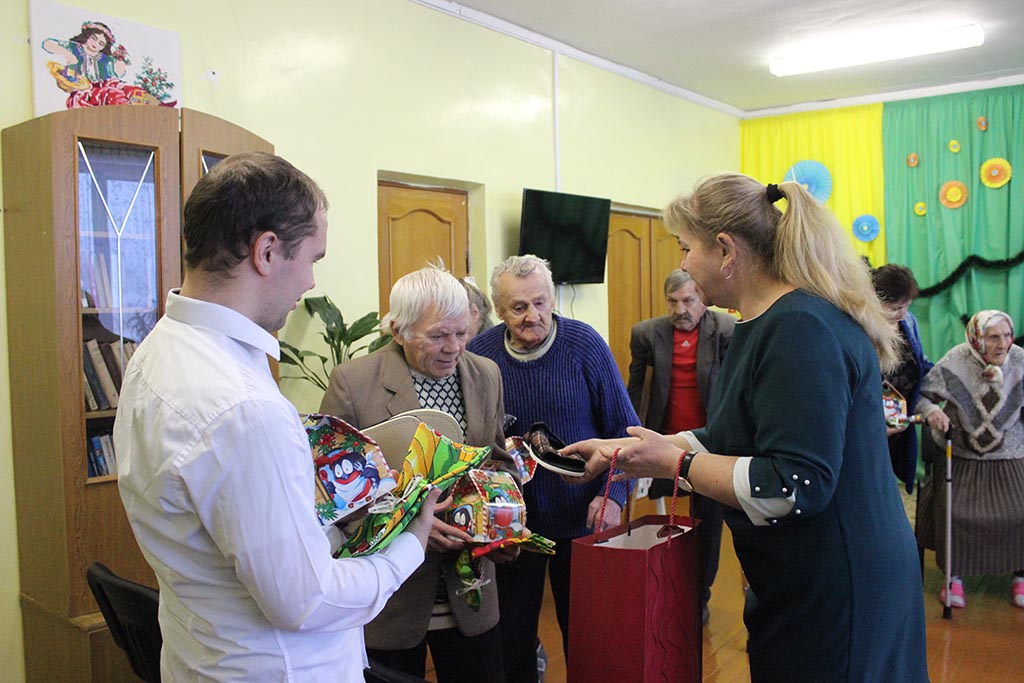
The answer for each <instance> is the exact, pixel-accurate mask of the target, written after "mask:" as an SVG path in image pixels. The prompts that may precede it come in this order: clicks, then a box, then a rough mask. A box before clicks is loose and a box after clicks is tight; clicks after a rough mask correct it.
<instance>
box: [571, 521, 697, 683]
mask: <svg viewBox="0 0 1024 683" xmlns="http://www.w3.org/2000/svg"><path fill="white" fill-rule="evenodd" d="M674 502H675V501H673V510H674V509H675V505H674ZM626 516H627V518H628V517H629V513H628V510H627V513H626ZM696 525H697V522H696V520H694V519H691V518H690V517H680V516H675V515H647V516H645V517H640V518H638V519H634V520H632V521H629V522H627V523H626V524H622V525H619V526H617V527H612V528H611V529H607V530H605V531H602V532H600V533H596V534H592V535H590V536H584V537H582V538H577V539H576V540H574V541H573V549H572V568H571V584H570V603H569V664H568V667H567V669H568V681H569V683H602V682H603V681H607V682H608V683H613V682H614V683H620V682H621V681H630V683H655V682H658V683H660V682H662V681H663V682H665V683H669V682H671V683H679V682H681V681H700V680H701V675H702V674H701V642H702V641H701V621H700V604H701V599H700V581H699V578H700V565H699V564H698V561H697V534H696Z"/></svg>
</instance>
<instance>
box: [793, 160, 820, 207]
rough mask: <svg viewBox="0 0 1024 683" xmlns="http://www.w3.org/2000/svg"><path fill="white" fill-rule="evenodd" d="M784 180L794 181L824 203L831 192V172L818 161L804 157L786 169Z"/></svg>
mask: <svg viewBox="0 0 1024 683" xmlns="http://www.w3.org/2000/svg"><path fill="white" fill-rule="evenodd" d="M783 180H784V181H786V182H789V181H791V180H793V181H796V182H798V183H800V184H801V185H803V186H804V189H806V190H807V191H808V192H810V193H811V196H812V197H814V198H815V199H817V200H818V201H819V202H821V203H822V204H824V203H825V202H826V201H827V200H828V198H829V196H830V195H831V194H832V174H831V173H829V172H828V169H827V168H826V167H825V164H823V163H821V162H820V161H812V160H810V159H805V160H804V161H798V162H796V163H795V164H793V165H792V166H790V167H789V170H788V171H786V176H785V177H784V178H783Z"/></svg>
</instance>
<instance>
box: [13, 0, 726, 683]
mask: <svg viewBox="0 0 1024 683" xmlns="http://www.w3.org/2000/svg"><path fill="white" fill-rule="evenodd" d="M63 4H66V5H73V6H81V7H88V8H89V10H87V11H85V13H84V14H85V16H87V15H88V11H97V12H102V13H104V14H109V15H111V16H116V17H121V18H123V19H126V20H130V21H136V22H139V23H143V24H148V25H151V26H157V27H160V28H164V29H167V30H171V31H176V32H178V34H179V35H180V37H181V47H182V60H183V77H182V85H183V97H182V102H181V104H182V105H183V106H186V107H189V108H192V109H198V110H201V111H205V112H207V113H210V114H213V115H216V116H219V117H222V118H224V119H227V120H230V121H232V122H234V123H237V124H239V125H241V126H243V127H246V128H248V129H249V130H251V131H253V132H254V133H256V134H258V135H260V136H262V137H265V138H267V139H268V140H270V141H272V142H273V143H274V144H275V145H276V147H277V151H278V153H280V154H281V155H282V156H285V157H286V158H288V159H289V160H291V161H292V162H294V163H295V164H296V165H297V166H299V167H300V168H302V169H303V170H305V171H307V172H308V173H309V174H310V175H312V176H313V177H314V178H316V179H317V180H318V181H319V182H320V183H321V185H322V186H323V188H324V190H325V191H326V193H327V195H328V198H329V199H330V201H331V212H330V224H331V229H330V233H329V235H330V237H329V243H328V256H327V259H326V260H325V261H324V262H323V264H322V265H321V266H320V267H319V270H318V272H317V278H318V283H317V284H318V287H317V290H318V292H322V293H327V294H329V295H330V296H331V297H332V298H333V299H334V300H335V301H336V302H337V303H338V304H339V306H340V307H341V308H342V310H343V311H344V312H347V313H348V314H349V315H350V316H355V315H361V314H362V313H364V312H366V311H369V310H374V309H376V307H377V274H376V267H375V264H376V258H377V237H376V235H377V233H376V213H377V208H376V182H377V179H378V176H379V175H386V176H393V175H394V174H411V175H413V176H417V177H421V178H424V179H439V180H443V181H450V182H451V183H453V184H458V185H460V186H463V187H471V188H473V189H472V191H471V204H472V207H471V220H473V221H474V225H473V226H472V228H471V240H472V244H471V252H472V255H473V266H472V269H473V273H474V274H475V275H476V277H477V279H478V280H480V281H481V282H486V281H487V278H488V274H489V272H490V269H491V268H492V267H493V266H494V265H495V264H496V263H497V262H498V261H500V260H501V259H502V258H504V257H505V256H506V255H508V254H509V253H511V252H512V251H513V250H514V249H515V248H516V247H517V243H516V235H517V229H518V220H519V206H520V202H521V190H522V188H523V187H536V188H541V189H554V187H555V165H554V149H555V148H554V130H553V109H554V106H555V105H554V99H553V64H554V61H555V60H556V59H557V61H558V69H559V98H558V107H559V116H560V130H559V132H560V149H561V186H560V189H562V190H563V191H566V192H578V193H585V194H594V195H600V196H607V197H611V198H612V199H613V200H614V201H616V202H622V203H626V204H632V205H640V206H650V207H655V208H660V207H661V206H662V205H664V204H665V203H667V201H668V200H669V199H671V198H672V196H673V195H674V194H675V193H677V192H679V191H681V190H683V189H687V188H689V187H690V186H692V184H693V181H694V180H695V179H696V178H698V177H700V176H702V175H704V174H707V173H711V172H714V171H718V170H725V169H732V170H735V169H737V168H738V167H739V123H738V121H737V120H736V119H734V118H733V117H731V116H729V115H726V114H722V113H719V112H716V111H712V110H709V109H707V108H705V107H702V106H699V105H696V104H692V103H690V102H687V101H684V100H681V99H678V98H675V97H672V96H669V95H666V94H664V93H661V92H658V91H655V90H653V89H651V88H648V87H646V86H642V85H639V84H636V83H634V82H632V81H629V80H626V79H623V78H621V77H619V76H615V75H612V74H609V73H607V72H605V71H602V70H599V69H595V68H593V67H591V66H588V65H585V64H582V63H580V62H578V61H575V60H572V59H569V58H566V57H562V56H558V57H556V56H555V55H553V54H552V53H551V52H550V51H548V50H544V49H541V48H538V47H536V46H533V45H528V44H526V43H523V42H520V41H518V40H515V39H512V38H509V37H506V36H503V35H500V34H497V33H495V32H492V31H489V30H487V29H484V28H481V27H477V26H473V25H471V24H468V23H465V22H462V21H459V20H456V19H452V18H450V17H448V16H446V15H444V14H442V13H439V12H436V11H434V10H430V9H427V8H424V7H421V6H419V5H416V4H413V3H411V2H408V1H407V0H374V2H356V1H352V0H343V1H335V0H318V1H312V0H310V1H304V2H301V3H295V2H292V3H281V2H276V1H273V0H251V1H250V2H224V1H222V0H203V1H202V2H200V1H199V0H181V1H179V2H174V3H167V2H155V1H152V0H150V1H142V2H140V1H139V0H89V1H87V2H86V1H82V0H63ZM0 31H2V34H0V36H2V40H0V63H2V64H3V65H4V77H3V86H4V87H3V91H4V97H3V98H0V128H3V127H7V126H10V125H13V124H15V123H19V122H21V121H24V120H26V119H28V118H31V116H32V104H31V85H30V83H29V82H28V74H29V49H30V48H29V45H28V35H29V34H28V0H17V1H9V2H4V3H2V5H0ZM128 47H129V48H130V49H131V48H133V47H134V46H131V45H129V46H128ZM209 70H215V71H216V72H217V78H216V81H213V80H211V79H209V78H208V77H207V75H206V74H207V72H208V71H209ZM0 248H2V245H0ZM0 268H2V259H0ZM0 288H3V279H2V278H0ZM570 296H571V294H570V293H567V294H566V298H565V301H566V306H568V302H569V298H570ZM4 301H5V295H4V296H0V306H3V305H4V304H3V302H4ZM572 313H573V315H574V316H575V317H577V318H581V319H583V320H586V321H588V322H590V323H591V324H593V325H594V326H595V327H596V328H597V329H598V330H599V331H601V332H602V333H606V332H607V290H606V288H605V287H604V286H603V285H586V286H582V287H579V288H578V292H577V296H576V300H575V303H574V306H573V311H572ZM307 327H308V326H307V325H306V324H305V321H304V320H303V319H302V316H301V315H297V316H294V318H293V320H291V321H290V322H289V325H288V326H287V327H286V328H285V329H284V330H283V331H282V337H283V338H285V339H287V340H289V341H291V342H293V343H297V344H298V345H300V346H310V345H313V344H314V340H313V337H312V335H311V334H310V333H309V331H308V329H307ZM0 339H4V340H6V313H5V311H0ZM7 363H8V360H7V351H6V345H5V344H0V388H2V389H3V391H0V444H2V449H0V450H2V452H0V661H3V662H5V669H4V673H3V677H4V680H9V681H21V680H22V679H23V674H22V672H21V661H22V650H21V625H20V616H19V608H18V602H17V594H18V591H17V586H18V580H17V579H18V572H17V564H16V553H17V544H16V539H15V525H14V492H13V489H12V486H11V479H12V459H11V447H10V418H9V412H10V411H9V407H10V403H9V394H8V393H7V389H8V381H7ZM284 390H285V392H286V393H287V394H288V396H289V397H290V398H291V399H292V400H293V401H295V403H296V405H297V406H298V407H299V408H300V409H306V410H308V409H311V408H315V407H316V406H317V405H318V403H319V395H318V394H316V393H315V392H314V391H312V390H311V389H310V388H307V387H306V386H305V384H302V385H299V384H297V383H295V382H286V383H285V384H284ZM98 559H101V558H98Z"/></svg>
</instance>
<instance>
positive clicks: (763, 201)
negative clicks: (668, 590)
mask: <svg viewBox="0 0 1024 683" xmlns="http://www.w3.org/2000/svg"><path fill="white" fill-rule="evenodd" d="M783 198H785V199H787V200H788V205H787V208H786V211H785V213H782V212H780V211H779V210H778V208H776V206H775V203H776V202H777V201H779V200H780V199H783ZM665 219H666V224H667V226H668V227H669V229H670V230H671V231H672V232H673V233H674V234H675V235H677V236H678V238H679V244H680V247H681V248H682V250H683V261H682V264H681V266H680V267H681V268H682V269H683V270H686V271H687V272H689V273H690V274H691V275H692V276H693V279H694V280H695V281H696V282H697V285H698V290H699V291H700V293H701V296H702V298H703V299H704V301H705V303H707V304H716V305H719V306H723V307H727V308H735V309H738V310H739V311H740V313H741V314H742V317H743V321H744V322H741V323H738V324H737V325H736V330H735V332H734V334H733V338H732V342H731V343H730V346H729V350H728V352H727V354H726V356H725V359H724V361H723V364H722V369H721V372H720V374H719V378H718V382H717V383H716V385H715V387H714V390H713V392H712V395H711V399H710V405H709V408H708V422H707V426H706V427H703V428H700V429H695V430H693V431H692V432H683V433H681V434H677V435H672V436H667V437H665V436H661V435H658V434H656V433H655V432H651V431H648V430H645V429H642V428H635V427H634V428H631V429H629V430H628V431H629V433H630V434H631V435H632V437H631V438H627V439H616V440H610V441H597V440H590V441H584V442H580V443H577V444H573V445H571V446H569V447H568V448H567V449H566V450H567V451H568V452H573V453H577V454H579V455H581V456H583V457H584V458H586V459H587V460H588V463H587V469H588V474H592V475H595V476H596V475H597V473H598V472H600V471H603V470H605V469H607V468H608V466H609V464H610V460H611V458H612V456H613V455H615V456H616V467H617V468H619V469H621V470H622V471H623V473H624V474H622V475H620V477H640V476H654V477H669V478H671V477H675V476H677V472H678V483H679V484H680V486H683V487H687V486H689V487H692V489H693V490H694V491H696V492H698V493H700V494H701V495H704V496H708V497H710V498H714V499H715V500H718V501H720V502H722V503H724V504H725V506H726V510H725V521H726V523H727V524H728V525H729V527H730V529H731V531H732V535H733V539H734V543H735V548H736V553H737V556H738V557H739V560H740V564H741V566H742V568H743V571H744V573H745V575H746V577H747V579H748V580H749V582H750V591H749V592H748V601H749V604H748V606H747V610H746V613H745V615H744V620H745V622H746V625H747V629H748V631H749V634H750V638H749V642H748V653H749V657H750V671H751V678H752V680H753V681H754V682H755V683H759V682H762V681H765V682H767V681H771V682H775V681H787V682H802V681H807V682H810V681H830V682H831V681H847V682H852V681H856V682H862V683H867V682H869V681H870V682H873V683H874V682H878V681H893V682H895V681H899V682H900V683H907V682H918V681H921V682H923V681H927V680H928V672H927V664H926V660H925V632H924V604H923V596H922V587H921V578H920V573H919V570H918V560H917V550H916V545H915V543H914V538H913V534H912V532H911V529H910V524H909V522H908V521H907V517H906V514H905V513H904V511H903V507H902V503H901V501H900V497H899V493H898V491H897V490H896V487H895V486H893V485H892V468H891V466H890V464H889V452H888V448H887V445H886V434H885V426H884V419H883V415H882V399H881V397H882V385H881V372H880V366H881V368H882V369H886V370H888V369H890V368H891V367H892V366H893V365H894V363H895V362H896V360H897V357H898V356H897V350H898V341H897V336H896V333H895V330H894V328H893V326H892V325H891V324H889V323H888V322H887V320H886V318H885V315H884V312H883V310H882V307H881V304H880V303H879V301H878V298H877V297H876V296H875V293H874V291H873V289H872V286H871V281H870V278H869V275H868V271H867V267H866V265H865V264H864V263H863V262H862V261H861V260H860V259H859V258H858V257H857V256H856V254H855V253H854V251H853V248H852V246H851V245H850V243H849V238H848V237H847V236H846V235H845V233H844V232H843V230H842V229H841V227H840V226H839V224H838V222H837V221H836V220H835V218H834V217H833V216H832V214H831V213H829V212H828V211H827V210H825V209H824V208H823V207H822V206H821V205H819V204H818V203H817V201H816V200H814V199H813V198H812V197H811V196H810V195H809V194H808V193H807V191H806V190H805V189H804V188H803V187H802V186H800V185H799V184H798V183H794V182H789V183H783V184H781V185H778V186H776V185H769V186H767V187H765V186H764V185H761V184H760V183H758V182H757V181H755V180H754V179H752V178H749V177H747V176H743V175H739V174H723V175H718V176H713V177H711V178H708V179H706V180H704V181H702V182H701V183H699V184H698V186H697V187H696V189H695V190H694V192H693V193H692V194H689V195H684V196H681V197H679V198H678V199H676V200H675V201H674V202H672V204H671V205H670V206H669V207H668V209H666V212H665ZM616 451H617V453H616Z"/></svg>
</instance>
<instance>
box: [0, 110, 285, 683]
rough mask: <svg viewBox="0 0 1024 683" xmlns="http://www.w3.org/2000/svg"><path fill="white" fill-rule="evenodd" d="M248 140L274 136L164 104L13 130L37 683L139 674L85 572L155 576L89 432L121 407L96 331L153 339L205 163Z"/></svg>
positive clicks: (25, 553) (17, 334)
mask: <svg viewBox="0 0 1024 683" xmlns="http://www.w3.org/2000/svg"><path fill="white" fill-rule="evenodd" d="M210 131H213V132H212V133H211V132H210ZM226 131H229V132H230V134H227V133H226ZM243 150H262V151H273V147H272V146H271V145H270V144H269V143H268V142H266V141H265V140H263V139H261V138H258V137H257V136H255V135H252V134H250V133H248V132H246V131H244V130H242V129H240V128H238V127H237V126H234V125H233V124H230V123H227V122H225V121H221V120H220V119H215V118H214V117H211V116H208V115H205V114H201V113H199V112H190V111H188V110H178V109H170V108H163V107H143V106H137V107H132V106H112V107H98V108H93V109H78V110H70V111H64V112H57V113H54V114H49V115H46V116H42V117H39V118H36V119H32V120H30V121H26V122H25V123H22V124H19V125H16V126H13V127H10V128H7V129H5V130H4V131H3V183H4V232H5V235H4V245H5V259H6V279H7V320H8V348H9V355H10V386H11V422H12V432H13V446H14V476H15V498H16V510H17V518H18V519H17V528H18V548H19V552H18V554H19V569H20V580H21V605H22V623H23V629H24V642H25V659H26V662H25V670H26V678H27V680H28V681H30V682H31V681H44V680H45V681H57V680H59V681H122V680H123V681H134V680H137V679H135V677H134V676H133V675H132V673H131V671H130V670H129V668H128V665H127V660H126V658H125V657H124V655H123V654H122V653H120V652H119V651H118V650H117V649H116V647H115V646H114V644H113V640H112V639H111V638H110V636H109V632H108V631H107V630H106V627H105V624H104V622H103V618H102V616H101V615H100V614H99V612H98V608H97V606H96V603H95V601H94V600H93V597H92V594H91V593H90V591H89V587H88V585H87V583H86V580H85V570H86V568H87V567H88V566H89V565H90V564H91V563H92V562H96V561H99V562H103V563H104V564H106V565H107V566H109V567H110V568H111V569H112V570H113V571H114V572H115V573H116V574H118V575H120V576H122V577H125V578H127V579H130V580H132V581H137V582H140V583H144V584H147V585H150V586H156V585H157V584H156V579H155V577H154V575H153V573H152V571H151V569H150V568H149V565H148V564H147V563H146V561H145V559H144V558H143V556H142V553H141V551H140V550H139V548H138V545H137V543H136V541H135V537H134V535H133V534H132V531H131V528H130V526H129V524H128V520H127V518H126V516H125V514H124V509H123V507H122V505H121V499H120V496H119V494H118V490H117V477H116V476H115V475H108V476H89V475H90V472H89V469H88V458H87V452H88V449H87V439H88V437H89V436H92V435H95V434H103V433H109V432H110V431H111V430H112V426H113V421H114V415H115V411H114V410H112V409H109V410H102V411H101V410H87V405H86V401H85V382H86V379H85V375H84V367H83V333H84V334H86V335H91V334H94V332H95V330H96V325H97V323H99V325H100V326H101V327H102V328H103V330H104V331H105V333H106V334H109V335H110V337H109V339H111V340H113V346H114V347H115V348H117V349H120V341H119V340H120V339H122V338H127V339H129V340H133V341H137V342H141V341H142V337H144V336H145V334H146V333H147V332H148V329H150V328H151V327H152V325H153V324H155V322H156V319H157V318H158V317H159V316H160V315H162V313H163V305H164V299H165V297H166V293H167V291H168V290H169V289H171V288H173V287H176V286H178V285H179V284H180V281H181V230H180V222H181V206H182V197H183V196H184V193H183V188H187V190H191V187H192V186H193V185H194V184H195V182H196V181H197V180H198V178H199V177H200V176H201V174H202V172H203V171H202V170H201V169H202V168H204V166H203V165H204V164H206V165H207V166H209V165H212V164H213V163H216V161H217V160H219V159H220V158H223V157H225V156H227V155H229V154H232V153H234V152H237V151H243ZM183 160H184V162H183ZM98 254H102V255H103V258H102V259H99V258H97V255H98ZM100 266H103V267H106V268H107V272H106V273H105V274H101V273H99V272H98V271H99V269H100ZM101 283H102V284H101ZM101 288H102V290H103V291H102V293H101V294H100V295H99V297H100V298H97V290H100V289H101ZM90 290H91V291H90ZM86 338H88V337H86Z"/></svg>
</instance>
